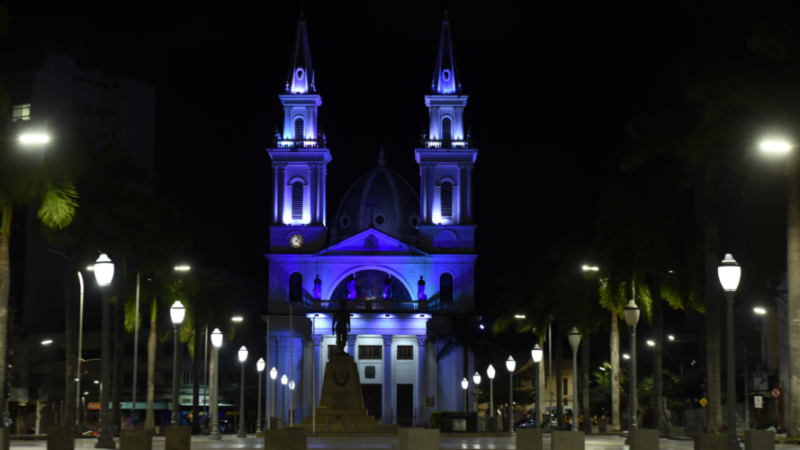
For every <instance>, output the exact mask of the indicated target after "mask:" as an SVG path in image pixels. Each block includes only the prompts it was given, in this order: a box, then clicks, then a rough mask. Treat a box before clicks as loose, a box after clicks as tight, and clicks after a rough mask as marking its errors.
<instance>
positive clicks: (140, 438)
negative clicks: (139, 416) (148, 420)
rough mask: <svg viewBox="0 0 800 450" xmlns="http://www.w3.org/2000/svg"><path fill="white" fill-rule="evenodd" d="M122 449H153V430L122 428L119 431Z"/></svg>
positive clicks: (120, 447)
mask: <svg viewBox="0 0 800 450" xmlns="http://www.w3.org/2000/svg"><path fill="white" fill-rule="evenodd" d="M119 449H120V450H153V432H152V431H150V430H127V429H126V430H122V431H120V433H119Z"/></svg>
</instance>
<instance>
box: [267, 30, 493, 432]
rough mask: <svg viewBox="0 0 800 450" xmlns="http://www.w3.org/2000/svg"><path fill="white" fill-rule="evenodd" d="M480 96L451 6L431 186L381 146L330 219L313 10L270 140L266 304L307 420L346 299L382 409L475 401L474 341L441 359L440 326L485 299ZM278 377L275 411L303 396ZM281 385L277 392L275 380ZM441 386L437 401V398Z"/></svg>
mask: <svg viewBox="0 0 800 450" xmlns="http://www.w3.org/2000/svg"><path fill="white" fill-rule="evenodd" d="M309 77H310V78H309ZM467 98H468V97H467V96H466V95H464V94H463V92H462V89H461V80H460V78H459V75H458V71H457V68H456V64H455V56H454V53H453V45H452V40H451V36H450V25H449V20H448V19H447V15H446V14H445V19H444V21H443V25H442V34H441V38H440V43H439V51H438V54H437V62H436V66H435V70H434V76H433V83H432V92H431V93H430V95H427V96H425V98H424V99H425V105H426V106H427V107H428V109H429V112H430V128H429V132H428V133H426V134H425V135H423V136H422V139H421V142H420V148H417V149H415V150H414V153H413V155H414V157H415V158H416V161H417V162H418V163H419V167H420V185H419V186H420V189H419V191H417V190H415V189H414V188H413V187H412V185H411V184H409V183H408V181H406V180H405V179H404V178H403V177H402V176H401V175H399V174H398V173H396V172H394V171H392V170H391V169H389V168H388V165H387V161H386V160H385V158H384V155H383V152H382V151H381V152H380V157H379V159H378V161H377V162H378V164H377V166H376V167H375V168H374V169H373V170H371V171H369V172H367V173H366V174H364V175H363V176H362V177H360V178H359V179H358V180H355V182H354V184H353V185H352V187H351V188H350V190H349V191H348V192H347V193H346V194H345V196H344V198H343V199H341V201H340V203H339V206H338V208H337V209H336V211H335V215H332V216H331V220H332V223H327V222H326V217H327V214H326V200H327V198H326V186H325V183H326V174H327V170H328V164H329V163H330V162H331V160H332V158H331V152H330V150H329V149H328V148H326V142H325V137H324V136H323V135H321V133H318V129H317V111H318V108H319V107H320V106H321V105H322V100H321V97H320V96H319V95H318V94H317V93H316V90H315V88H314V71H313V69H312V65H311V57H310V52H309V45H308V36H307V31H306V23H305V21H304V19H303V17H302V16H301V18H300V21H299V23H298V32H297V38H296V41H295V51H294V57H293V60H292V67H291V68H290V71H289V77H288V79H287V82H286V93H285V94H283V95H280V100H281V102H282V103H283V106H284V122H283V129H282V130H277V131H276V139H275V142H274V145H273V148H270V149H268V152H269V155H270V157H271V158H272V167H273V183H274V184H273V192H274V195H273V218H272V219H273V220H272V224H271V226H270V249H269V253H268V254H267V255H266V257H267V259H268V260H269V315H268V316H264V320H265V321H267V322H268V324H269V331H268V336H267V338H268V342H269V354H268V356H267V361H268V362H267V371H269V369H271V368H272V367H276V368H277V369H278V373H279V375H278V378H280V377H281V376H282V375H283V374H286V375H287V376H288V377H290V378H292V379H294V381H295V383H297V388H296V390H295V392H294V394H293V396H292V397H293V398H292V401H293V403H294V409H295V411H296V414H295V417H296V420H295V422H296V423H299V422H300V421H301V420H302V419H304V418H307V417H310V416H311V411H312V409H313V408H314V407H315V405H317V404H318V403H319V397H320V393H321V380H322V375H323V374H324V371H325V364H326V362H327V360H328V355H329V352H330V351H332V347H334V346H335V344H336V338H335V336H333V335H332V332H331V315H332V312H333V310H334V309H336V308H338V307H339V304H340V302H344V303H345V305H346V307H347V309H348V310H349V311H350V312H351V332H350V335H349V337H348V343H347V348H346V351H347V352H348V353H349V354H351V355H353V356H354V357H355V360H356V361H357V363H358V367H359V376H360V380H361V383H362V385H363V386H364V389H363V391H364V400H365V406H367V408H368V409H369V410H370V413H371V414H372V415H375V416H380V417H381V418H382V420H383V421H384V423H388V422H389V421H391V422H394V423H400V424H409V420H413V418H414V417H416V420H417V421H427V419H428V418H429V417H430V413H431V412H433V411H441V410H451V411H452V410H460V409H462V408H463V391H462V388H461V380H462V378H463V377H464V374H463V373H462V365H463V360H462V358H463V352H455V353H454V354H453V355H452V356H450V357H448V358H447V359H446V360H443V361H440V362H437V361H436V358H435V353H436V351H435V348H434V347H433V346H432V343H431V342H430V340H429V339H428V336H432V335H435V334H437V333H438V332H439V331H440V330H442V329H443V328H444V327H446V326H447V316H451V315H465V314H471V313H472V311H473V309H474V304H475V298H474V280H475V276H474V275H475V261H476V258H477V255H476V254H475V224H474V223H473V216H474V211H473V207H472V170H473V164H474V163H475V160H476V158H477V154H478V150H477V149H475V148H473V147H472V145H471V141H470V137H469V134H468V132H467V131H465V130H464V115H463V113H464V108H465V107H466V104H467ZM411 156H412V154H411V151H410V150H409V157H411ZM290 311H291V326H290ZM469 359H470V360H469V363H468V367H469V371H468V373H469V374H472V373H473V372H474V367H473V363H474V361H473V359H472V356H471V355H469ZM312 377H313V378H314V379H315V381H312ZM468 378H469V376H468ZM469 380H470V385H471V378H469ZM314 384H315V385H316V386H315V389H312V385H314ZM278 386H279V387H278V390H277V398H276V400H277V408H276V409H275V414H276V415H277V416H282V413H281V410H283V411H284V414H286V411H288V410H289V395H288V392H287V394H286V396H285V399H284V398H283V396H282V393H281V388H280V383H278ZM470 389H472V387H470ZM267 391H268V392H267V394H266V395H267V398H268V399H269V398H270V396H272V395H273V393H272V392H271V391H270V390H267ZM431 397H433V404H434V406H432V407H431V406H426V404H429V402H430V399H431ZM472 409H473V406H472V405H470V410H472ZM284 416H285V417H288V415H284ZM318 425H319V424H318Z"/></svg>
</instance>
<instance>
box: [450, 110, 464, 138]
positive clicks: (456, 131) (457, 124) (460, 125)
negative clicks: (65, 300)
mask: <svg viewBox="0 0 800 450" xmlns="http://www.w3.org/2000/svg"><path fill="white" fill-rule="evenodd" d="M454 115H455V120H454V121H453V122H454V123H453V140H457V139H465V137H464V108H455V114H454Z"/></svg>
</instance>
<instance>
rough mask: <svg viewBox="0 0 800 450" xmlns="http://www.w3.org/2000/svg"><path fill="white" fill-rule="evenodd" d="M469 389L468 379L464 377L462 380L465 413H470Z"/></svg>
mask: <svg viewBox="0 0 800 450" xmlns="http://www.w3.org/2000/svg"><path fill="white" fill-rule="evenodd" d="M467 388H469V381H467V377H464V379H463V380H461V390H462V391H463V392H464V412H468V411H469V410H468V409H467Z"/></svg>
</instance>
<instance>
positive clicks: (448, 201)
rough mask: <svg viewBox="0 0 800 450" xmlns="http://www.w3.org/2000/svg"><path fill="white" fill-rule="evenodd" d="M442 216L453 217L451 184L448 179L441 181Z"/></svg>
mask: <svg viewBox="0 0 800 450" xmlns="http://www.w3.org/2000/svg"><path fill="white" fill-rule="evenodd" d="M442 217H447V218H452V217H453V185H452V184H450V182H449V181H445V182H444V183H442Z"/></svg>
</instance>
